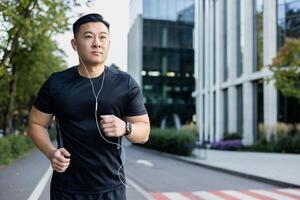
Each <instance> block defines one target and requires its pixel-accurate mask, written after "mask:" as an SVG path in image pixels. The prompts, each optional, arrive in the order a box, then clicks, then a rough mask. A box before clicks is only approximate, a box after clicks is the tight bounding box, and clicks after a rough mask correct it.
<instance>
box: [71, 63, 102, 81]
mask: <svg viewBox="0 0 300 200" xmlns="http://www.w3.org/2000/svg"><path fill="white" fill-rule="evenodd" d="M85 67H86V68H85ZM104 68H105V66H104V64H101V65H95V66H91V65H86V66H84V65H83V64H82V63H80V64H79V66H78V68H77V70H78V72H79V74H80V75H81V76H84V77H86V78H89V77H90V78H95V77H98V76H100V75H101V74H102V72H103V71H104Z"/></svg>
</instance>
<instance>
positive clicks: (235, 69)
mask: <svg viewBox="0 0 300 200" xmlns="http://www.w3.org/2000/svg"><path fill="white" fill-rule="evenodd" d="M299 25H300V0H195V40H194V41H195V43H194V44H195V45H194V46H195V77H196V80H195V81H196V90H195V92H194V93H193V96H194V97H195V98H196V114H197V127H198V130H199V136H200V139H201V140H203V141H204V140H205V141H207V140H209V141H217V140H219V139H221V138H222V137H223V135H224V134H225V133H239V134H241V135H242V136H243V143H244V144H252V143H253V142H254V141H256V140H257V139H259V133H258V127H259V124H263V125H264V126H265V127H272V126H273V127H274V126H275V125H276V124H277V123H278V122H285V123H299V122H300V115H299V110H300V104H299V102H298V101H297V100H296V99H294V98H287V97H284V96H283V95H282V94H281V93H280V92H278V91H277V90H276V88H275V86H274V81H266V80H267V79H268V78H269V77H270V76H271V75H272V73H271V71H270V70H269V69H268V65H270V64H271V63H272V59H273V58H274V57H275V56H276V54H277V51H278V49H279V48H280V47H282V45H284V42H285V39H286V38H287V37H292V38H299V37H300V26H299ZM267 131H268V130H267Z"/></svg>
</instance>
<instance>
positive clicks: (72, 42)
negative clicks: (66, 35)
mask: <svg viewBox="0 0 300 200" xmlns="http://www.w3.org/2000/svg"><path fill="white" fill-rule="evenodd" d="M71 45H72V47H73V49H74V51H77V47H76V40H75V39H74V38H73V39H72V40H71Z"/></svg>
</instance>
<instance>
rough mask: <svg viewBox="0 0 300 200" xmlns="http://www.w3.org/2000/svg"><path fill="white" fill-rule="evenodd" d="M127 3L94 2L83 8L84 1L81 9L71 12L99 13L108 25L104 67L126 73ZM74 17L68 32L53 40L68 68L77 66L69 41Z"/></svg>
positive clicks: (71, 19)
mask: <svg viewBox="0 0 300 200" xmlns="http://www.w3.org/2000/svg"><path fill="white" fill-rule="evenodd" d="M129 1H130V0H94V1H93V3H91V4H90V6H89V7H87V6H85V3H84V2H85V1H84V0H80V1H79V2H83V3H82V6H81V7H77V8H75V9H74V11H73V12H72V15H76V13H82V14H83V15H84V14H88V13H92V12H93V13H99V14H101V15H102V16H103V17H104V19H105V20H106V21H108V22H109V23H110V33H111V46H110V51H109V54H108V57H107V60H106V65H110V64H111V63H114V64H116V65H117V66H119V67H120V68H121V69H122V70H124V71H127V34H128V31H129ZM77 18H78V17H77V16H76V17H71V18H70V23H71V25H70V31H67V32H65V33H64V34H61V35H58V36H57V37H56V38H55V39H56V41H57V42H58V45H59V47H60V48H61V49H63V50H64V51H65V53H66V55H67V57H66V58H65V60H66V62H67V65H68V67H71V66H74V65H77V64H78V57H77V54H76V53H75V51H74V50H73V49H72V47H71V42H70V40H71V39H72V38H73V33H72V24H73V23H74V22H75V21H76V20H77Z"/></svg>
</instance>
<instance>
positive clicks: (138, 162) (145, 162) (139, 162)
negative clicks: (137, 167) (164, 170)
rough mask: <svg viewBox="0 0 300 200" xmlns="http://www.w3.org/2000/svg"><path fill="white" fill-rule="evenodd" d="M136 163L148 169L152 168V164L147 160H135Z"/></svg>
mask: <svg viewBox="0 0 300 200" xmlns="http://www.w3.org/2000/svg"><path fill="white" fill-rule="evenodd" d="M136 163H137V164H142V165H146V166H148V167H153V164H152V163H151V162H150V161H148V160H137V161H136Z"/></svg>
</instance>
